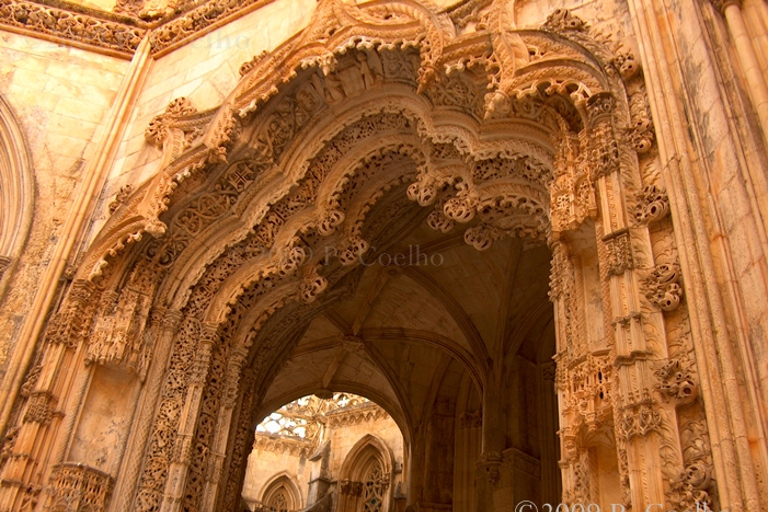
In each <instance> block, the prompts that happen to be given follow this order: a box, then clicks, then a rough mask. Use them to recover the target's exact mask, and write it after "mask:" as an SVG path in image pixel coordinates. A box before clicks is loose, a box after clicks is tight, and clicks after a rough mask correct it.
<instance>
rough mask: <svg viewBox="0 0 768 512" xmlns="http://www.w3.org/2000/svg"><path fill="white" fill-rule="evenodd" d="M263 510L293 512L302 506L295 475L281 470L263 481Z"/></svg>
mask: <svg viewBox="0 0 768 512" xmlns="http://www.w3.org/2000/svg"><path fill="white" fill-rule="evenodd" d="M261 506H262V507H263V510H264V512H295V511H298V510H301V509H303V508H304V500H303V499H302V496H301V492H300V491H299V484H298V483H297V482H296V477H294V476H292V475H290V474H288V472H287V471H281V472H280V473H277V474H276V475H273V476H272V477H271V478H270V479H269V480H267V481H266V482H265V483H264V487H263V489H262V492H261Z"/></svg>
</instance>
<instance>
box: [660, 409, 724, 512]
mask: <svg viewBox="0 0 768 512" xmlns="http://www.w3.org/2000/svg"><path fill="white" fill-rule="evenodd" d="M680 438H681V439H680V440H681V444H682V448H683V464H684V467H683V468H682V469H681V470H680V471H679V472H678V473H677V474H673V475H672V477H671V478H670V482H669V484H670V488H669V493H668V496H669V501H670V503H671V504H672V506H673V507H674V508H675V510H691V509H693V508H695V507H697V506H699V507H703V506H704V505H705V504H706V506H708V507H711V506H712V503H713V501H714V500H713V494H714V492H715V481H714V478H713V474H714V468H713V466H712V456H711V449H710V443H709V433H708V432H707V427H706V423H705V421H704V420H703V419H699V420H693V421H688V422H686V423H684V424H683V425H682V426H681V428H680Z"/></svg>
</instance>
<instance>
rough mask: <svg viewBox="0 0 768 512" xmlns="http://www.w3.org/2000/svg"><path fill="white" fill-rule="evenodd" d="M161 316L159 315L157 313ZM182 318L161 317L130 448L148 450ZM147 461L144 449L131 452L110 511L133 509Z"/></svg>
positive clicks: (169, 313) (174, 313)
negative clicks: (151, 362) (143, 462)
mask: <svg viewBox="0 0 768 512" xmlns="http://www.w3.org/2000/svg"><path fill="white" fill-rule="evenodd" d="M156 314H157V316H158V317H159V316H160V312H159V311H157V312H156ZM181 318H182V315H181V313H180V312H179V311H175V310H171V311H166V312H165V313H164V315H163V317H162V321H161V326H160V330H159V333H158V335H157V339H156V340H155V343H154V347H155V353H154V354H153V361H154V364H150V367H149V370H148V375H147V380H146V383H145V386H144V392H143V394H142V398H141V399H140V404H139V406H138V410H137V414H136V418H137V419H136V421H135V422H134V424H133V428H132V429H131V434H130V436H129V438H128V443H127V446H131V447H141V448H143V447H145V446H146V445H147V441H148V439H149V434H150V432H151V431H152V421H153V420H154V411H155V407H156V405H157V402H158V401H159V400H160V390H161V389H162V386H163V379H164V377H165V367H166V361H167V360H168V355H169V353H170V351H171V346H172V345H173V339H174V337H175V336H176V333H177V332H178V330H179V325H180V322H181ZM143 460H144V450H143V449H132V450H130V451H129V453H128V457H126V458H125V459H124V460H123V461H122V464H121V467H120V471H119V473H118V475H119V479H118V481H117V484H116V486H115V499H113V500H112V504H111V506H110V510H111V511H114V512H117V511H119V512H129V511H130V510H131V509H132V506H133V505H132V504H133V498H134V495H135V493H134V490H135V489H136V485H137V484H138V480H139V471H140V470H141V464H142V461H143Z"/></svg>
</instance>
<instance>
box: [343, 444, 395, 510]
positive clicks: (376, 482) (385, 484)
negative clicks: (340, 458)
mask: <svg viewBox="0 0 768 512" xmlns="http://www.w3.org/2000/svg"><path fill="white" fill-rule="evenodd" d="M394 462H395V459H394V455H393V454H392V450H391V449H390V448H389V446H387V444H386V443H385V442H384V441H383V440H381V439H380V438H379V437H377V436H375V435H373V434H366V435H365V436H363V437H362V438H361V439H360V440H359V441H358V442H357V443H355V445H354V446H353V447H352V449H351V450H350V451H349V453H348V454H347V456H346V457H345V458H344V462H343V463H342V465H341V470H340V471H339V482H340V483H339V507H338V511H339V512H383V511H386V510H389V503H390V502H391V498H392V486H391V485H390V482H391V481H392V473H393V471H394Z"/></svg>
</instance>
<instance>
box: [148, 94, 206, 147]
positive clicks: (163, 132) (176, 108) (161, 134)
mask: <svg viewBox="0 0 768 512" xmlns="http://www.w3.org/2000/svg"><path fill="white" fill-rule="evenodd" d="M196 112H197V109H196V108H195V107H194V106H193V105H192V103H191V102H190V101H189V100H188V99H186V98H176V99H175V100H173V101H172V102H170V103H169V104H168V106H167V107H165V112H163V113H162V114H160V115H158V116H155V117H154V118H152V121H150V123H149V126H147V129H146V130H145V131H144V137H145V138H146V139H147V142H149V143H150V144H153V145H155V146H158V147H162V146H163V144H164V142H165V141H166V140H167V139H168V137H169V136H171V135H172V134H173V132H172V131H173V130H179V131H181V132H184V131H190V130H189V126H188V125H187V123H184V122H183V121H181V119H182V118H183V117H185V116H189V115H191V114H195V113H196ZM185 128H187V130H184V129H185ZM182 149H184V148H183V147H182V148H179V150H178V152H180V151H181V150H182Z"/></svg>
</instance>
